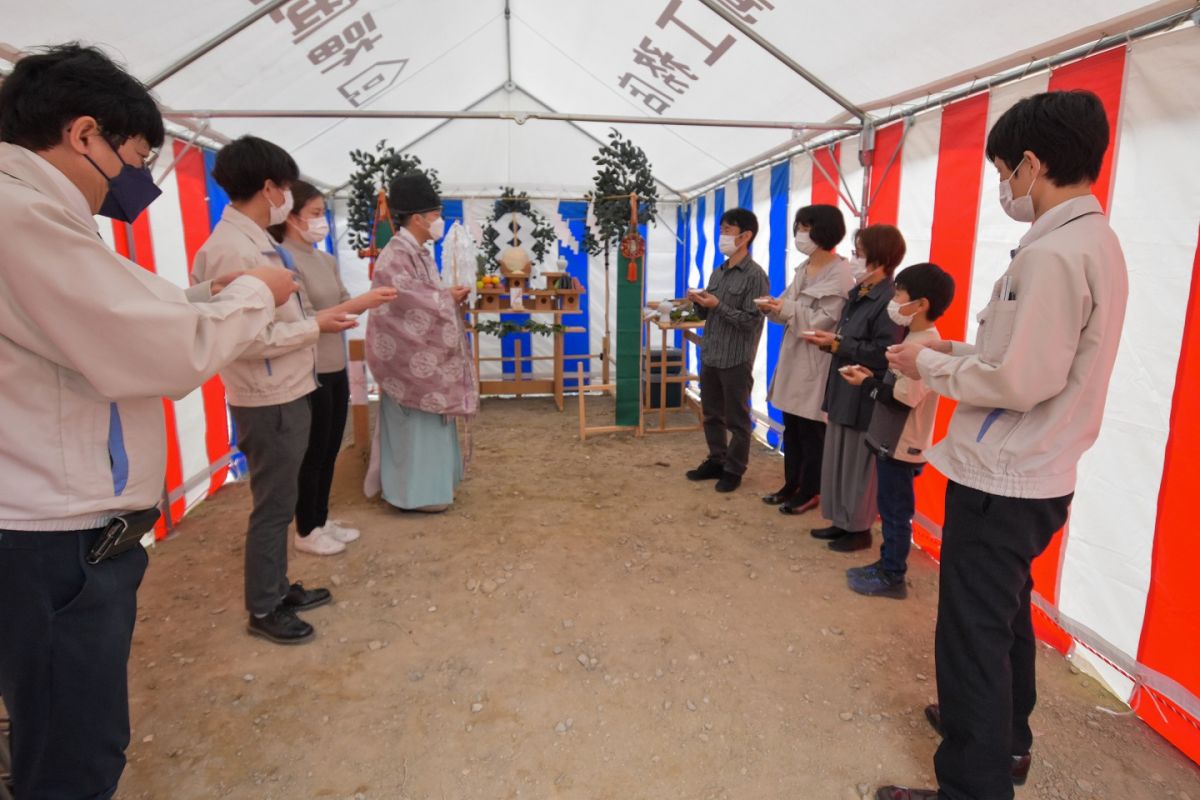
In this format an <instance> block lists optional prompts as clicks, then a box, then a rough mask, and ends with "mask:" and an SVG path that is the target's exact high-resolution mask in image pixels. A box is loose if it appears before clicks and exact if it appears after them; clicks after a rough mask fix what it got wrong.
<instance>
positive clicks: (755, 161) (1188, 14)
mask: <svg viewBox="0 0 1200 800" xmlns="http://www.w3.org/2000/svg"><path fill="white" fill-rule="evenodd" d="M701 2H705V0H701ZM1188 19H1191V20H1192V22H1193V24H1195V25H1197V27H1200V12H1197V11H1196V10H1195V9H1189V10H1187V11H1180V12H1178V13H1175V14H1171V15H1170V16H1167V17H1163V18H1162V19H1160V20H1156V21H1154V22H1149V23H1146V24H1145V25H1139V26H1138V27H1136V28H1133V29H1131V30H1129V31H1126V32H1124V33H1118V34H1113V35H1112V36H1104V37H1101V38H1100V39H1097V40H1096V41H1094V42H1091V43H1089V44H1086V45H1080V46H1079V47H1073V48H1071V49H1070V50H1066V51H1063V52H1062V53H1059V54H1057V55H1054V56H1048V57H1046V58H1042V59H1039V60H1037V61H1032V62H1030V63H1028V64H1025V65H1023V66H1021V67H1015V68H1013V69H1010V70H1006V71H1004V72H1001V73H999V74H997V75H994V76H992V77H991V78H988V79H987V80H983V81H974V82H972V83H971V85H970V86H966V87H964V88H962V89H957V90H954V91H951V92H948V93H946V94H942V95H939V96H937V97H935V98H931V99H929V100H926V101H924V102H922V103H918V104H916V105H913V106H910V107H908V108H904V109H901V110H900V111H895V112H892V113H890V114H887V115H886V116H883V117H879V118H875V119H872V120H871V124H872V125H873V126H874V127H875V128H876V129H877V130H878V129H879V128H881V127H883V126H885V125H890V124H891V123H893V122H898V121H900V120H902V119H904V118H906V117H915V116H917V115H918V114H922V113H924V112H926V111H931V110H933V109H935V108H940V107H942V106H944V105H947V104H948V103H953V102H955V101H956V100H961V99H963V98H965V97H969V96H971V95H973V94H976V93H977V92H985V91H988V90H990V89H994V88H996V87H998V86H1004V85H1005V84H1009V83H1013V82H1015V81H1019V80H1021V79H1022V78H1025V77H1028V76H1029V75H1033V74H1036V73H1038V72H1041V71H1043V70H1046V69H1053V68H1055V67H1058V66H1061V65H1063V64H1067V63H1070V62H1072V61H1076V60H1078V59H1080V58H1083V57H1085V56H1089V55H1092V54H1093V53H1098V52H1101V51H1103V50H1108V49H1110V48H1112V47H1114V46H1117V45H1120V44H1130V43H1132V42H1135V41H1138V40H1139V39H1144V38H1146V37H1147V36H1153V35H1155V34H1158V33H1164V32H1166V31H1169V30H1171V29H1172V28H1175V27H1176V26H1178V25H1179V24H1181V23H1183V22H1185V21H1186V20H1188ZM851 135H853V134H852V133H849V132H848V133H841V134H834V135H831V136H829V137H828V138H825V139H822V140H821V141H819V142H816V143H811V140H812V139H813V138H817V137H808V138H807V139H806V140H805V141H801V142H795V141H792V142H785V143H783V144H780V145H776V146H775V147H772V148H771V149H769V150H766V151H764V152H762V153H760V154H759V155H757V156H755V157H754V158H751V159H747V160H746V161H743V162H742V163H740V164H738V165H736V166H734V167H732V168H731V169H729V170H726V171H724V172H721V173H719V174H717V175H715V176H714V177H712V178H709V179H707V180H705V181H703V182H701V183H698V184H696V185H694V186H689V187H688V188H686V189H684V193H685V196H686V198H687V200H688V201H691V200H694V199H696V198H697V197H699V196H700V195H702V194H704V193H705V192H707V191H708V190H709V189H711V188H712V187H714V186H719V185H720V184H722V183H725V182H726V181H728V180H729V179H730V178H731V177H733V176H735V175H743V174H746V173H748V172H754V171H757V170H760V169H767V168H769V167H773V166H775V165H776V164H779V163H782V162H784V161H787V160H788V159H790V158H792V157H794V156H796V155H799V154H800V153H802V152H804V151H805V150H807V149H810V148H812V147H816V146H819V145H827V144H833V143H834V142H839V141H841V140H843V139H847V138H849V137H850V136H851Z"/></svg>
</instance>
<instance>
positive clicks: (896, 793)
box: [875, 786, 938, 800]
mask: <svg viewBox="0 0 1200 800" xmlns="http://www.w3.org/2000/svg"><path fill="white" fill-rule="evenodd" d="M937 796H938V790H937V789H909V788H908V787H906V786H880V787H879V788H878V789H876V790H875V800H937Z"/></svg>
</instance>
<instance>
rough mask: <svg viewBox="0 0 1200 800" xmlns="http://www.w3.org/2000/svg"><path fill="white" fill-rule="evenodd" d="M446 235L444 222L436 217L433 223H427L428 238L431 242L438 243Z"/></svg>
mask: <svg viewBox="0 0 1200 800" xmlns="http://www.w3.org/2000/svg"><path fill="white" fill-rule="evenodd" d="M445 235H446V220H444V219H442V218H441V217H438V218H437V219H435V220H434V221H433V222H431V223H429V238H430V239H431V240H433V241H435V242H436V241H438V240H439V239H441V238H442V237H443V236H445Z"/></svg>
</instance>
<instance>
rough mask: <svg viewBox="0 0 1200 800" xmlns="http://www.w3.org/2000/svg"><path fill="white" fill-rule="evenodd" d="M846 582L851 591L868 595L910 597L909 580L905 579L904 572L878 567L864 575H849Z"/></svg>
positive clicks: (895, 597)
mask: <svg viewBox="0 0 1200 800" xmlns="http://www.w3.org/2000/svg"><path fill="white" fill-rule="evenodd" d="M846 584H847V585H848V586H849V587H850V589H851V591H854V592H858V593H859V594H865V595H867V596H868V597H890V598H893V599H895V600H903V599H904V598H906V597H908V582H907V581H905V580H904V573H903V572H889V571H888V570H886V569H877V570H875V571H874V572H868V573H866V574H862V575H848V576H847V577H846Z"/></svg>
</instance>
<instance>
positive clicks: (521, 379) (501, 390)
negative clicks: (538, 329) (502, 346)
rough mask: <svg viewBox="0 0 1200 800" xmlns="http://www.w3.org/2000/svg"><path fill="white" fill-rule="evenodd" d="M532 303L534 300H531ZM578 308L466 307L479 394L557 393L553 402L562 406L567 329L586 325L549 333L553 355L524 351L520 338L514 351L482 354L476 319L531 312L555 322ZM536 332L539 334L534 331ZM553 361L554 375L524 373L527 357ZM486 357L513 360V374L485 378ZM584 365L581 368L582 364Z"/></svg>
mask: <svg viewBox="0 0 1200 800" xmlns="http://www.w3.org/2000/svg"><path fill="white" fill-rule="evenodd" d="M531 305H532V303H531ZM578 313H579V311H578V309H576V310H570V311H566V310H562V309H555V310H551V311H537V310H532V309H529V308H526V309H514V308H504V309H482V308H472V309H470V310H469V311H467V315H468V316H469V317H471V321H472V322H471V325H470V326H469V327H468V328H467V331H468V332H469V333H470V334H471V346H472V351H473V352H474V354H475V379H476V380H477V381H478V382H479V393H480V394H507V395H516V396H517V397H521V396H523V395H528V394H552V395H554V405H556V406H558V410H559V411H562V410H563V407H564V406H563V386H564V381H563V377H564V376H563V360H564V358H565V355H564V354H565V350H566V347H565V346H564V341H563V336H565V335H566V334H568V333H585V332H587V328H583V327H579V326H564V327H563V328H562V329H561V330H558V331H555V332H554V333H552V334H550V335H551V336H552V337H553V339H554V355H551V356H535V355H529V356H526V355H524V354H523V353H522V352H521V340H520V339H518V340H517V341H515V342H514V343H513V354H512V355H511V356H481V355H480V353H479V334H478V333H477V332H476V330H475V324H474V323H475V322H476V321H478V319H479V318H480V317H483V316H486V315H490V314H496V315H499V314H530V315H551V316H553V317H554V321H555V322H560V321H561V320H562V318H563V317H565V316H571V315H574V314H578ZM535 335H536V334H535ZM527 360H528V361H553V362H554V377H553V378H541V379H539V378H533V377H527V376H526V375H525V374H524V370H525V364H524V362H525V361H527ZM485 361H499V362H501V363H502V364H503V363H507V362H512V364H513V374H512V377H509V378H504V379H502V380H486V381H485V380H483V377H482V374H481V373H480V364H481V363H482V362H485ZM581 369H582V368H581Z"/></svg>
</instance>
